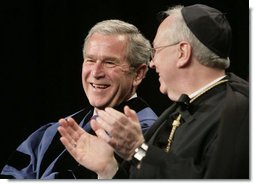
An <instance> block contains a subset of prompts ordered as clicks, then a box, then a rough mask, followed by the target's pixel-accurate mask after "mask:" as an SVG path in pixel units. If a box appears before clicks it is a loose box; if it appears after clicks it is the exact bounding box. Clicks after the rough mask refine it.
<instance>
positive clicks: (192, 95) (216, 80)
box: [189, 75, 226, 99]
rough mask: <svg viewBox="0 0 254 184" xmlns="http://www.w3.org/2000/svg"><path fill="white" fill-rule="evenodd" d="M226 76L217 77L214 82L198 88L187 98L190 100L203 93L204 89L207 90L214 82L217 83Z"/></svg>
mask: <svg viewBox="0 0 254 184" xmlns="http://www.w3.org/2000/svg"><path fill="white" fill-rule="evenodd" d="M225 76H226V75H224V76H222V77H219V78H217V79H215V80H214V81H212V82H210V83H209V84H207V85H205V86H204V87H202V88H200V89H199V90H197V91H195V92H194V93H192V94H191V95H189V98H190V99H192V98H193V97H195V96H196V95H198V94H199V93H201V92H202V91H204V90H205V89H207V88H209V87H210V86H212V85H213V84H215V83H216V82H218V81H219V80H221V79H223V78H224V77H225Z"/></svg>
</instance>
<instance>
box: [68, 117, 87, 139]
mask: <svg viewBox="0 0 254 184" xmlns="http://www.w3.org/2000/svg"><path fill="white" fill-rule="evenodd" d="M67 121H68V123H69V125H70V127H71V128H72V130H73V131H74V132H75V133H76V134H78V137H79V136H80V135H82V134H83V133H84V132H85V130H84V129H83V128H81V127H80V126H79V125H78V123H77V122H76V121H75V120H74V119H73V118H67Z"/></svg>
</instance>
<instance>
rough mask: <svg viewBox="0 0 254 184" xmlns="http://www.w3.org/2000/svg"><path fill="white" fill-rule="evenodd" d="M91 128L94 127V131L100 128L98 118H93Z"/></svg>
mask: <svg viewBox="0 0 254 184" xmlns="http://www.w3.org/2000/svg"><path fill="white" fill-rule="evenodd" d="M90 125H91V128H92V129H93V131H94V132H96V131H97V130H98V129H100V126H99V125H98V123H97V121H96V120H94V119H93V120H91V122H90Z"/></svg>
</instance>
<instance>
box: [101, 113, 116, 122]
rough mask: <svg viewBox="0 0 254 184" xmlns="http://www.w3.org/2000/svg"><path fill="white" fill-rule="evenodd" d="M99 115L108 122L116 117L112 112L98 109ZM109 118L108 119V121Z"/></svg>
mask: <svg viewBox="0 0 254 184" xmlns="http://www.w3.org/2000/svg"><path fill="white" fill-rule="evenodd" d="M98 115H99V117H100V118H101V119H102V120H103V121H106V122H108V123H111V122H112V121H114V120H115V119H116V117H115V116H114V115H113V114H110V113H108V112H107V111H103V110H99V111H98ZM109 120H110V121H109Z"/></svg>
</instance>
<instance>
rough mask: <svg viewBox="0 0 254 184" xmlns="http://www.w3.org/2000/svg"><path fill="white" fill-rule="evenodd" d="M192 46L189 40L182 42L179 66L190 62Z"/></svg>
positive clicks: (179, 50) (179, 48)
mask: <svg viewBox="0 0 254 184" xmlns="http://www.w3.org/2000/svg"><path fill="white" fill-rule="evenodd" d="M191 54H192V47H191V45H190V44H189V43H188V42H180V43H179V47H178V62H177V67H178V68H182V67H185V66H187V65H188V64H189V63H190V58H191Z"/></svg>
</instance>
